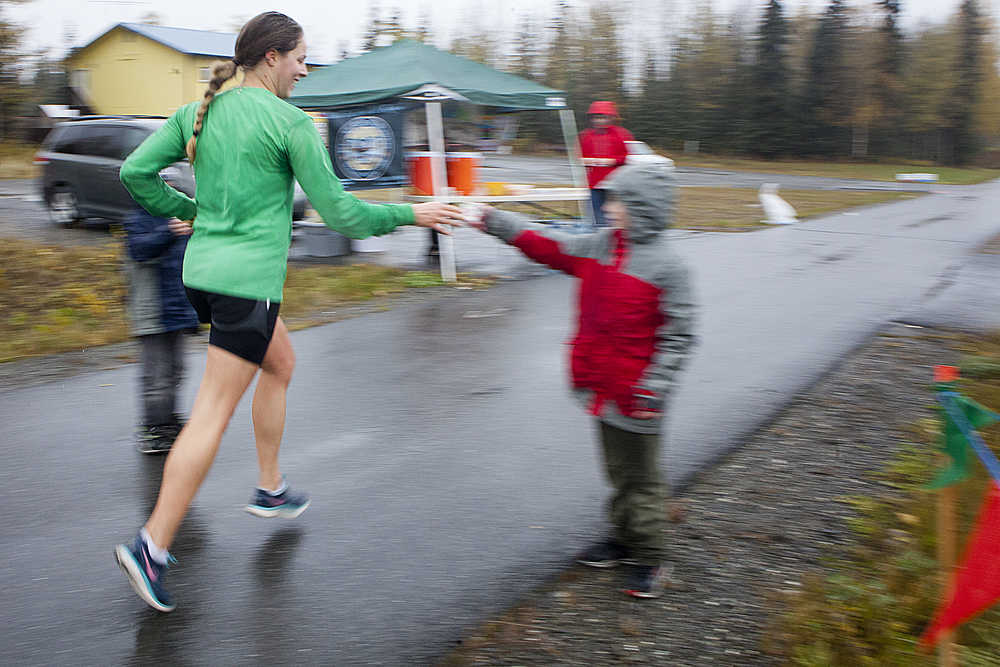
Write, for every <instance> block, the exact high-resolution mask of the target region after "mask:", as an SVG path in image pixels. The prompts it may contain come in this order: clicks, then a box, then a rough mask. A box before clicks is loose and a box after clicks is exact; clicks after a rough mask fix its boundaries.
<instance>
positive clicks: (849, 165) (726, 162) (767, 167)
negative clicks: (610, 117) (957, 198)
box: [665, 153, 1000, 185]
mask: <svg viewBox="0 0 1000 667" xmlns="http://www.w3.org/2000/svg"><path fill="white" fill-rule="evenodd" d="M665 154H666V153H665ZM670 157H672V158H673V159H674V161H675V162H676V163H677V166H679V167H701V168H706V169H725V170H727V171H749V172H756V173H763V174H793V175H797V176H824V177H829V178H857V179H862V180H866V181H895V180H896V174H901V173H932V174H937V175H938V178H939V179H940V180H939V181H938V182H939V183H941V184H943V185H974V184H976V183H982V182H984V181H989V180H992V179H994V178H1000V169H985V168H982V167H941V166H937V165H933V164H928V163H916V164H914V163H909V164H906V163H881V162H809V161H805V160H751V159H747V158H736V157H724V156H710V155H705V156H698V155H684V154H675V155H671V156H670Z"/></svg>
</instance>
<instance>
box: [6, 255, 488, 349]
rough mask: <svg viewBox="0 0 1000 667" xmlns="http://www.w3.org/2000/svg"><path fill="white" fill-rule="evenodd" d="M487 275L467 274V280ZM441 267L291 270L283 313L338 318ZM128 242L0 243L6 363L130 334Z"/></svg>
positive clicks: (425, 280) (297, 321)
mask: <svg viewBox="0 0 1000 667" xmlns="http://www.w3.org/2000/svg"><path fill="white" fill-rule="evenodd" d="M487 283H488V281H486V280H483V279H467V278H465V277H462V282H461V283H460V284H461V285H463V286H472V287H477V286H482V285H484V284H487ZM441 284H442V282H441V279H440V278H439V277H438V276H437V275H436V274H431V273H423V272H410V271H404V270H402V269H394V268H387V267H381V266H373V265H368V264H358V265H349V266H327V265H324V266H311V267H296V266H290V267H289V269H288V281H287V283H286V285H285V300H284V302H283V303H282V308H281V314H282V317H283V318H285V320H286V322H288V324H289V326H290V327H291V328H297V329H301V328H304V327H307V326H311V325H313V324H318V323H321V322H328V321H331V320H333V319H337V318H336V317H333V316H332V313H330V312H329V311H331V310H332V309H334V308H338V307H343V306H345V305H350V304H357V303H361V302H364V301H367V300H371V299H375V298H378V297H388V296H391V295H395V294H399V293H401V292H404V291H406V290H410V289H416V288H426V287H435V286H439V285H441ZM127 290H128V286H127V284H126V279H125V276H124V273H123V271H122V257H121V249H120V245H119V244H118V243H115V242H112V243H108V244H106V245H104V246H99V247H70V248H64V247H60V246H46V245H41V244H38V243H33V242H30V241H23V240H18V239H5V240H4V242H3V243H2V244H0V362H6V361H12V360H14V359H20V358H24V357H33V356H39V355H44V354H54V353H58V352H66V351H70V350H79V349H82V348H88V347H94V346H98V345H107V344H110V343H118V342H122V341H125V340H128V338H129V335H130V334H129V328H128V319H127V314H126V311H125V299H126V295H127Z"/></svg>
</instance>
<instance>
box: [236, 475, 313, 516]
mask: <svg viewBox="0 0 1000 667" xmlns="http://www.w3.org/2000/svg"><path fill="white" fill-rule="evenodd" d="M284 486H285V490H284V491H282V492H281V493H279V494H278V495H276V496H275V495H271V494H270V493H268V492H267V491H265V490H264V489H256V490H255V491H254V494H253V497H252V498H251V499H250V502H249V503H247V507H246V510H247V512H250V514H253V515H254V516H259V517H263V518H265V519H268V518H271V517H275V516H280V517H283V518H285V519H294V518H295V517H297V516H298V515H300V514H302V513H303V512H305V511H306V508H307V507H309V496H307V495H306V494H304V493H296V492H295V491H293V490H292V489H291V487H289V486H288V485H287V484H285V485H284Z"/></svg>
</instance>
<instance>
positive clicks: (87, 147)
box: [81, 125, 125, 159]
mask: <svg viewBox="0 0 1000 667" xmlns="http://www.w3.org/2000/svg"><path fill="white" fill-rule="evenodd" d="M124 129H125V128H122V127H115V126H113V125H90V126H88V127H87V132H86V137H85V138H84V139H82V140H81V143H82V145H83V150H82V151H81V152H82V153H83V154H84V155H91V156H93V157H103V158H111V159H118V157H119V156H120V155H121V148H120V146H121V143H120V142H121V135H122V132H123V130H124Z"/></svg>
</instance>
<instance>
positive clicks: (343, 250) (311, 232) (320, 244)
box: [293, 220, 351, 257]
mask: <svg viewBox="0 0 1000 667" xmlns="http://www.w3.org/2000/svg"><path fill="white" fill-rule="evenodd" d="M294 227H295V230H296V232H295V233H294V234H293V237H294V238H295V240H296V243H295V252H294V255H295V256H298V257H340V256H341V255H347V254H349V253H350V252H351V242H350V239H349V238H347V237H346V236H344V235H343V234H339V233H337V232H335V231H333V230H332V229H330V228H329V227H327V226H326V225H324V224H323V223H322V222H313V221H312V220H297V221H296V222H295V223H294Z"/></svg>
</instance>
